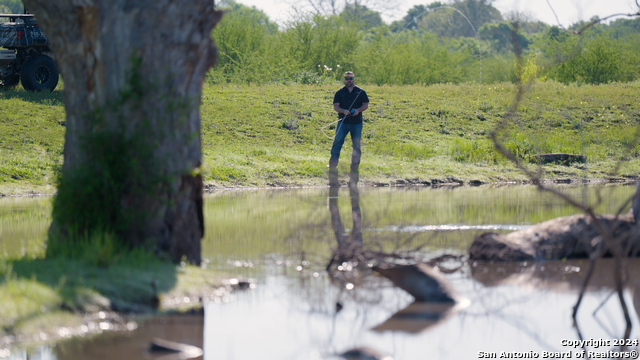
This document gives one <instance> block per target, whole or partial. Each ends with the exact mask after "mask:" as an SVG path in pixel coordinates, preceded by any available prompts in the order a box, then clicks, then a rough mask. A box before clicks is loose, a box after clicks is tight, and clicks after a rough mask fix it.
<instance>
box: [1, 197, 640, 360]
mask: <svg viewBox="0 0 640 360" xmlns="http://www.w3.org/2000/svg"><path fill="white" fill-rule="evenodd" d="M560 189H561V190H562V191H565V192H567V193H570V194H571V195H573V196H574V197H576V198H578V199H580V200H581V201H585V202H588V203H590V204H593V203H595V202H596V201H597V200H598V199H601V202H602V204H600V205H599V207H598V211H599V212H602V213H615V212H616V211H618V207H619V206H620V205H621V204H622V203H623V202H624V201H625V200H626V198H627V197H629V196H631V195H632V193H633V190H634V189H633V187H632V186H609V187H602V188H596V187H589V188H585V187H582V186H565V187H562V188H560ZM49 206H50V205H49V201H48V200H47V199H42V198H39V199H0V239H2V241H1V243H0V252H2V253H5V254H9V255H17V254H22V255H24V254H32V253H37V252H39V251H42V246H43V245H42V239H43V238H44V234H45V233H46V227H47V222H48V221H49V219H48V215H47V214H48V212H49V211H50V208H49ZM573 213H576V210H574V209H572V208H570V207H568V206H566V205H565V204H564V203H563V202H562V201H560V200H558V199H555V198H554V197H553V196H551V195H549V194H544V193H540V192H538V191H537V190H536V189H535V188H534V187H530V186H510V187H495V188H494V187H485V186H483V187H477V188H469V187H462V188H437V189H433V188H403V189H388V188H385V189H376V188H362V189H360V190H359V192H353V191H349V189H346V188H342V189H340V190H339V191H334V192H330V191H329V189H304V190H271V191H264V190H258V191H228V192H217V193H213V194H210V195H207V197H206V200H205V216H206V219H205V222H206V224H205V225H206V235H205V239H204V240H203V255H204V258H206V259H208V263H207V266H208V267H211V268H215V269H219V270H221V271H225V272H227V273H229V274H232V275H233V276H237V277H240V278H246V279H252V281H254V282H255V284H256V287H255V288H254V289H251V290H247V291H239V292H236V293H235V294H234V295H233V296H232V297H231V298H230V299H229V301H224V302H212V303H209V304H207V306H206V308H205V315H204V319H203V318H202V317H197V316H192V317H182V318H181V317H178V318H171V319H157V318H156V319H153V318H152V319H146V320H144V321H140V326H139V328H138V330H136V331H133V332H131V333H126V334H105V335H104V336H99V337H98V338H96V339H93V340H89V341H73V342H68V343H64V344H60V345H58V346H56V347H53V348H49V347H43V348H39V349H30V350H19V351H16V350H14V351H12V352H11V354H10V355H9V356H8V358H9V359H27V358H28V359H34V360H37V359H52V360H55V359H57V360H62V359H121V360H125V359H147V358H148V359H156V358H158V357H157V356H156V355H154V354H150V353H148V352H146V351H145V349H146V348H147V346H148V344H149V341H150V340H151V339H152V338H153V337H154V336H159V337H163V338H167V339H169V340H175V341H182V342H185V343H188V344H192V345H196V346H201V347H203V348H204V359H208V360H213V359H221V360H232V359H237V360H242V359H296V360H297V359H340V357H338V356H337V355H338V354H340V353H342V352H344V351H346V350H348V349H352V348H354V347H364V346H366V347H370V348H374V349H376V350H378V351H379V352H382V353H384V354H387V355H389V356H391V357H392V358H393V359H396V360H399V359H406V360H411V359H477V358H479V352H487V353H489V354H491V353H496V354H497V356H500V353H501V352H503V351H519V352H529V353H530V354H537V355H538V356H540V358H542V356H543V355H544V353H543V352H545V351H546V352H567V351H571V353H572V355H573V356H572V358H576V355H577V352H578V351H579V350H582V349H580V348H572V347H567V346H562V340H563V339H569V340H575V339H578V338H579V335H578V330H579V331H581V334H582V337H583V338H584V339H606V340H613V339H616V338H619V337H620V336H622V334H623V333H624V325H625V324H624V320H623V317H622V313H621V310H620V306H619V302H618V300H617V297H615V296H610V294H611V292H612V284H613V281H612V277H611V275H610V274H609V273H608V272H607V270H608V268H610V262H607V261H603V262H602V263H601V266H599V267H598V269H597V270H598V271H597V273H596V275H595V276H594V279H593V281H592V284H593V286H592V287H591V288H590V290H589V293H588V294H587V296H586V298H585V299H584V300H583V304H582V306H581V311H580V312H579V318H578V326H579V327H578V328H576V327H574V326H573V322H572V319H571V310H572V306H573V305H574V303H575V301H576V299H577V291H578V290H577V289H578V288H579V286H580V283H581V280H582V277H583V274H584V271H585V270H586V266H587V264H586V263H585V262H584V261H564V262H543V263H535V264H533V263H528V264H522V263H520V264H513V265H485V264H474V263H467V262H464V261H449V262H447V263H443V264H441V270H442V273H443V274H445V277H446V279H447V280H448V281H449V282H450V283H451V284H452V285H453V286H454V288H455V289H456V290H457V291H458V292H459V293H460V295H461V296H463V297H464V298H465V299H467V300H468V302H465V306H460V307H458V308H455V309H453V310H452V311H449V312H448V313H446V314H445V315H444V316H441V317H434V316H432V315H431V313H430V312H425V311H426V310H425V309H423V308H419V306H418V305H416V304H412V302H413V299H412V297H411V296H410V295H408V294H407V293H405V292H404V291H403V290H400V289H397V288H395V287H394V286H393V285H392V284H391V283H390V282H388V281H387V280H385V279H384V278H382V277H380V276H376V275H374V274H371V273H369V272H366V271H362V272H355V271H353V272H349V271H347V270H349V264H344V265H345V266H344V271H342V272H341V273H340V274H338V275H339V276H338V277H335V276H331V275H330V274H329V273H328V272H327V271H326V267H327V264H328V263H329V261H330V259H331V257H332V255H333V251H335V250H336V249H338V248H339V247H340V246H342V245H344V244H345V243H346V242H350V241H361V242H362V244H363V246H364V248H365V249H370V250H375V251H381V252H385V253H395V254H402V255H410V256H412V257H414V258H419V259H423V260H424V261H427V260H429V259H432V258H434V257H436V256H438V255H442V254H453V255H464V254H465V253H466V250H467V249H468V246H469V245H470V243H471V241H472V240H473V238H474V236H476V235H477V234H479V233H481V232H486V231H497V232H507V231H512V230H517V229H519V228H524V227H526V226H528V225H531V224H535V223H537V222H540V221H544V220H548V219H551V218H554V217H558V216H564V215H569V214H573ZM445 270H451V271H445ZM454 270H455V271H454ZM637 271H640V263H638V262H636V261H632V262H631V263H630V274H631V281H630V284H629V286H628V287H627V290H626V291H625V296H626V300H627V303H628V304H629V306H630V315H631V317H632V320H633V326H634V327H633V330H632V336H631V337H632V338H634V339H637V338H639V337H640V331H638V329H637V328H638V313H637V311H640V286H639V285H640V283H639V282H640V280H636V278H637V277H636V276H634V275H633V274H637ZM416 307H418V308H416ZM410 311H418V312H417V314H418V315H415V312H414V315H412V316H407V315H406V313H407V312H410ZM184 324H188V326H185V325H184ZM609 349H610V347H604V348H599V349H592V348H591V349H589V350H596V351H605V350H609ZM5 357H6V356H5ZM0 358H2V356H1V355H0Z"/></svg>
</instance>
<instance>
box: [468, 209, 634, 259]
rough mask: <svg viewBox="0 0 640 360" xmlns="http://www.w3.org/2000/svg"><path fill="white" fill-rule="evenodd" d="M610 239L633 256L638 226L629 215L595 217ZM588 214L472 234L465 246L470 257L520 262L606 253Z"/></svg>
mask: <svg viewBox="0 0 640 360" xmlns="http://www.w3.org/2000/svg"><path fill="white" fill-rule="evenodd" d="M598 220H599V222H600V224H601V225H602V226H603V227H604V229H605V230H606V231H608V232H610V233H611V235H612V238H613V239H616V241H620V244H621V245H622V249H623V253H624V255H628V256H637V254H638V252H639V251H640V241H638V239H639V238H640V236H639V235H640V229H637V228H636V227H635V221H634V220H633V216H632V215H631V214H627V215H624V216H621V217H618V218H616V217H614V216H612V215H602V216H599V217H598ZM609 250H610V249H608V248H607V247H606V244H605V241H604V240H603V239H602V237H601V236H600V234H599V233H598V231H596V227H595V226H594V221H593V219H592V218H591V217H589V216H588V215H586V214H580V215H572V216H566V217H560V218H557V219H553V220H549V221H545V222H542V223H539V224H536V225H534V226H532V227H530V228H528V229H525V230H519V231H514V232H512V233H509V234H506V235H501V234H496V233H485V234H482V235H480V236H478V237H476V238H475V239H474V241H473V243H472V244H471V248H470V249H469V258H470V259H471V260H490V261H524V260H560V259H565V258H584V257H589V256H590V255H591V254H592V253H594V252H596V251H597V252H600V251H602V252H603V254H605V255H607V254H610V251H609Z"/></svg>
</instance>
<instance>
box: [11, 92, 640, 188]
mask: <svg viewBox="0 0 640 360" xmlns="http://www.w3.org/2000/svg"><path fill="white" fill-rule="evenodd" d="M340 86H341V85H340V84H339V83H331V84H325V85H225V86H221V85H217V86H213V85H205V87H204V92H203V96H202V103H201V113H202V129H201V131H202V149H203V156H204V162H203V166H202V168H201V173H202V175H203V177H204V180H205V185H206V186H207V188H221V187H267V186H323V185H326V183H327V181H326V172H327V164H328V158H329V150H330V147H331V143H332V135H333V132H334V131H335V125H332V123H333V122H335V120H336V115H335V112H334V111H333V110H332V107H331V102H332V99H333V94H334V92H335V91H336V90H337V89H338V88H339V87H340ZM362 86H363V87H364V88H365V89H366V90H367V93H368V94H369V98H370V99H371V104H370V107H369V110H367V111H366V112H365V125H364V131H363V160H362V164H361V181H362V184H364V185H374V184H379V185H384V184H395V183H397V182H398V181H408V180H409V181H414V182H425V181H426V182H431V181H432V179H437V180H441V181H444V180H447V179H451V178H455V179H458V180H460V181H463V182H470V181H474V180H477V181H481V182H502V181H514V180H515V181H517V180H523V179H525V178H524V175H523V174H522V173H521V172H520V171H518V170H517V169H515V168H514V167H513V165H512V164H510V163H509V162H508V161H507V160H506V159H504V157H502V156H501V155H499V154H498V153H497V152H496V151H495V150H494V148H493V144H492V142H491V141H490V140H489V134H490V133H491V131H493V130H494V129H495V128H496V126H497V124H498V122H499V120H500V119H501V117H502V116H503V115H504V114H505V113H506V111H507V110H508V109H509V107H510V106H511V104H512V101H513V98H514V94H515V86H514V85H512V84H510V83H499V84H490V85H489V84H485V85H482V84H473V83H472V84H461V85H452V84H438V85H431V86H420V85H411V86H375V85H366V86H365V85H362ZM639 89H640V83H638V82H634V83H626V84H620V83H616V84H608V85H578V84H573V85H563V84H561V83H557V82H554V81H546V82H539V83H536V84H535V85H534V86H533V87H532V88H531V89H530V90H529V91H528V92H527V93H526V96H525V98H524V100H523V101H522V102H521V104H519V108H518V112H517V117H516V120H515V121H514V122H513V123H510V124H508V126H507V127H506V128H505V129H503V130H502V131H501V133H500V134H501V135H500V138H501V139H502V141H503V142H504V144H505V145H506V147H507V148H508V149H509V150H510V151H512V152H513V153H514V154H516V155H517V156H518V157H519V158H520V159H521V160H522V161H523V162H524V163H525V164H527V165H528V166H530V167H532V168H536V167H537V164H535V159H534V157H533V155H535V154H540V153H553V152H564V153H572V154H583V155H586V157H587V162H586V163H584V164H581V163H573V164H569V165H559V164H549V165H544V166H542V167H541V168H540V170H541V171H542V172H543V176H542V177H543V178H545V179H566V178H572V179H581V178H589V179H608V178H610V177H633V178H635V177H636V176H637V174H638V173H639V172H640V162H639V161H638V156H640V155H639V154H640V147H639V145H638V144H637V134H638V124H639V122H640V105H639V104H638V102H637V93H638V90H639ZM64 125H65V117H64V107H63V104H62V101H61V93H60V92H59V91H54V92H53V93H40V94H32V93H28V92H25V91H23V90H20V89H17V90H14V91H4V92H2V93H0V194H5V195H8V194H25V193H30V192H37V193H42V192H45V193H52V192H54V191H55V179H56V172H57V169H59V168H60V166H61V164H62V152H63V143H64V132H65V126H64ZM350 154H351V149H350V142H349V140H347V142H346V143H345V147H344V148H343V153H342V156H341V161H340V169H341V170H342V172H343V173H345V172H346V171H347V169H348V162H349V159H350Z"/></svg>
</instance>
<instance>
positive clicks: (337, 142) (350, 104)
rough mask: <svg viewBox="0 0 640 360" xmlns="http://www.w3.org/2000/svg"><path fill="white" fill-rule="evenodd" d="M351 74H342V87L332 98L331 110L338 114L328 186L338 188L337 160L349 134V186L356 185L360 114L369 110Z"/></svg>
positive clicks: (365, 97) (366, 97)
mask: <svg viewBox="0 0 640 360" xmlns="http://www.w3.org/2000/svg"><path fill="white" fill-rule="evenodd" d="M354 83H355V77H354V74H353V72H351V71H347V72H346V73H344V87H343V88H342V89H340V90H338V91H337V92H336V94H335V95H334V97H333V109H334V110H335V111H337V112H338V118H339V120H338V124H337V125H336V135H335V137H334V139H333V146H331V159H330V160H329V186H339V183H338V160H339V159H340V150H342V145H343V144H344V139H345V138H346V137H347V134H348V133H351V142H352V143H353V152H352V154H351V173H350V177H349V185H350V186H356V185H357V184H358V178H359V176H358V167H359V166H360V155H361V154H362V151H361V150H360V142H361V140H362V112H363V111H365V110H367V109H368V108H369V97H368V96H367V93H366V92H365V91H364V90H362V89H361V88H359V87H357V86H355V85H354Z"/></svg>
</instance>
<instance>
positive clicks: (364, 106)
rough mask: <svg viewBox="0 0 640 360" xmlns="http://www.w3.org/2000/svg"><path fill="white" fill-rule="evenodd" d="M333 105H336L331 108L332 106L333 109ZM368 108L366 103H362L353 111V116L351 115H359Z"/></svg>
mask: <svg viewBox="0 0 640 360" xmlns="http://www.w3.org/2000/svg"><path fill="white" fill-rule="evenodd" d="M335 105H336V104H333V106H334V107H335ZM368 108H369V103H368V102H366V103H362V106H360V107H359V108H357V109H355V110H356V112H355V114H353V115H358V114H360V113H361V112H363V111H365V110H367V109H368Z"/></svg>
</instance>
